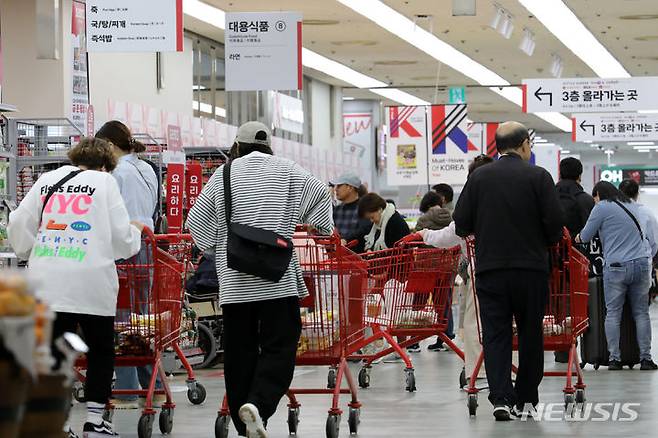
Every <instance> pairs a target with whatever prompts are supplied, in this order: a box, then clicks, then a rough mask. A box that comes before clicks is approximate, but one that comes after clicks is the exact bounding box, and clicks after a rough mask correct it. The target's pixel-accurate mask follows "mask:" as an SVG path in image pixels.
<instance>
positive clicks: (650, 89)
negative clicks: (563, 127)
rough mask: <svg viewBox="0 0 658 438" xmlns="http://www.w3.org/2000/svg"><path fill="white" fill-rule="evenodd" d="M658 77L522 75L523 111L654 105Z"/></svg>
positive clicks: (580, 110) (582, 110) (629, 108)
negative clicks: (553, 76) (543, 76)
mask: <svg viewBox="0 0 658 438" xmlns="http://www.w3.org/2000/svg"><path fill="white" fill-rule="evenodd" d="M657 102H658V77H652V76H637V77H633V78H622V79H602V78H569V79H524V80H523V112H526V113H536V112H543V111H557V112H564V113H592V112H614V111H640V110H651V109H657V108H658V103H657Z"/></svg>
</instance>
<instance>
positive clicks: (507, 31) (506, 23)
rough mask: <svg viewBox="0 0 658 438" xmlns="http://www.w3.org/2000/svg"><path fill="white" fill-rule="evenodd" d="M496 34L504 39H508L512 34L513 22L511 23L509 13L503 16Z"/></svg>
mask: <svg viewBox="0 0 658 438" xmlns="http://www.w3.org/2000/svg"><path fill="white" fill-rule="evenodd" d="M498 32H499V33H500V34H501V35H502V36H504V37H505V38H506V39H510V38H511V36H512V32H514V22H513V21H512V15H510V14H509V13H506V14H504V16H503V22H502V24H501V25H500V29H498Z"/></svg>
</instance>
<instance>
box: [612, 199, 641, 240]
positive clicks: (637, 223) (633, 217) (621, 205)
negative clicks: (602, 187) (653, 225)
mask: <svg viewBox="0 0 658 438" xmlns="http://www.w3.org/2000/svg"><path fill="white" fill-rule="evenodd" d="M612 202H614V203H615V204H617V205H618V206H620V207H621V208H622V210H624V211H625V212H626V214H627V215H629V216H630V217H631V219H633V222H635V226H636V227H637V230H638V231H639V232H640V238H641V239H642V243H644V233H643V232H642V227H641V226H640V223H639V222H638V221H637V219H636V218H635V215H634V214H633V213H631V212H630V211H628V208H626V207H624V204H622V203H621V202H619V201H617V200H616V199H614V200H613V201H612Z"/></svg>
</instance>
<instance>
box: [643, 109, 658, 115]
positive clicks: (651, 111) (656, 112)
mask: <svg viewBox="0 0 658 438" xmlns="http://www.w3.org/2000/svg"><path fill="white" fill-rule="evenodd" d="M638 113H640V114H658V109H655V110H641V111H638Z"/></svg>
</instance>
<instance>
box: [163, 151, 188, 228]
mask: <svg viewBox="0 0 658 438" xmlns="http://www.w3.org/2000/svg"><path fill="white" fill-rule="evenodd" d="M184 181H185V164H178V163H169V164H168V165H167V224H168V227H169V228H168V232H169V233H180V232H181V231H182V229H183V183H184Z"/></svg>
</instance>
